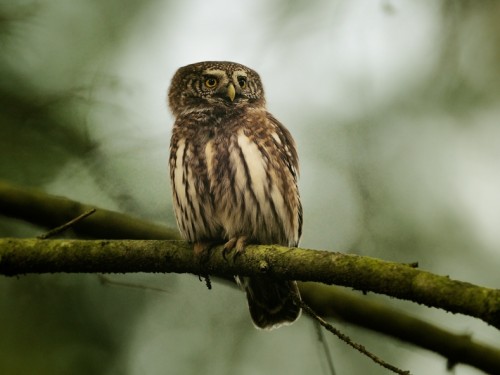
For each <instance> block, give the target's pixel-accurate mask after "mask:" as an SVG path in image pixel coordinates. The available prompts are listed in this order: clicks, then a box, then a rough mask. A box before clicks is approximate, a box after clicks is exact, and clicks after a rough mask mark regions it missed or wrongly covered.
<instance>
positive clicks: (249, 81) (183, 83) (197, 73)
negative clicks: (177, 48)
mask: <svg viewBox="0 0 500 375" xmlns="http://www.w3.org/2000/svg"><path fill="white" fill-rule="evenodd" d="M168 103H169V106H170V109H171V110H172V112H173V114H174V115H175V116H177V115H179V114H181V113H182V112H184V111H186V110H192V109H193V108H196V107H207V105H209V106H220V107H231V106H233V107H238V106H242V105H248V104H250V105H255V106H261V107H262V106H265V99H264V89H263V87H262V82H261V80H260V77H259V75H258V74H257V72H256V71H254V70H253V69H250V68H248V67H246V66H244V65H241V64H238V63H234V62H230V61H203V62H199V63H194V64H190V65H186V66H183V67H182V68H179V69H178V70H177V72H176V73H175V75H174V77H173V78H172V83H171V85H170V88H169V92H168Z"/></svg>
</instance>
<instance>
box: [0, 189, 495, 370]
mask: <svg viewBox="0 0 500 375" xmlns="http://www.w3.org/2000/svg"><path fill="white" fill-rule="evenodd" d="M89 208H91V206H88V205H84V204H81V203H79V202H75V201H71V200H69V199H66V198H61V197H55V196H52V195H49V194H46V193H43V192H40V191H37V190H32V189H26V188H21V187H16V186H13V185H10V184H8V183H4V182H1V181H0V214H4V215H7V216H12V217H16V218H19V219H23V220H26V221H29V222H31V223H35V224H39V225H41V226H43V227H46V228H52V227H54V226H57V225H60V224H63V223H64V222H66V221H69V220H71V219H73V218H74V217H76V216H78V215H80V214H81V213H83V212H85V211H87V210H88V209H89ZM73 232H74V233H76V234H77V235H79V236H84V237H98V238H142V239H176V238H178V234H177V232H176V231H175V230H171V229H168V228H165V227H162V226H158V225H155V224H151V223H148V222H145V221H142V220H140V219H137V218H133V217H130V216H128V215H124V214H120V213H116V212H112V211H107V210H103V209H98V210H97V212H96V213H95V214H94V215H92V216H91V217H89V218H87V219H85V221H84V222H80V223H78V224H77V225H76V226H75V227H74V228H73ZM108 232H109V233H108ZM107 233H108V235H107ZM0 241H1V242H0V270H1V272H2V273H4V274H14V273H24V272H34V269H35V268H38V269H39V270H42V269H45V271H43V272H59V271H60V272H98V271H99V270H100V271H99V272H104V271H105V269H104V268H106V267H108V266H109V268H107V269H108V270H109V271H110V272H138V271H146V270H151V271H153V272H166V271H171V272H191V273H195V274H199V273H207V267H208V270H210V271H211V272H212V273H217V274H220V275H226V276H230V275H232V274H233V273H240V274H241V273H243V272H245V270H246V271H248V272H249V274H251V273H252V272H269V273H271V274H273V275H275V276H276V277H285V278H287V277H290V278H295V279H299V280H305V279H314V280H320V279H322V278H323V277H324V280H323V281H325V282H329V283H335V284H339V285H346V286H351V287H354V288H358V289H360V290H363V291H376V292H379V293H385V294H388V295H393V296H396V297H398V298H405V299H411V300H414V301H416V302H420V303H425V304H427V305H432V306H436V307H441V308H444V309H446V310H448V311H452V312H462V313H465V314H469V315H472V316H476V317H479V318H481V319H483V320H485V321H488V322H489V323H490V324H492V325H495V326H497V327H498V320H499V319H498V311H499V310H498V305H499V304H500V302H499V295H498V293H499V292H498V291H495V290H491V289H487V288H481V287H478V286H474V285H471V284H467V283H462V282H458V281H452V280H449V279H448V278H447V277H441V276H436V275H432V274H429V273H427V272H423V271H419V270H415V269H412V268H411V267H408V266H405V265H401V264H397V263H390V262H383V261H378V260H376V259H372V258H365V257H356V256H352V255H345V254H336V253H328V252H315V251H313V250H311V252H313V253H314V254H315V255H314V256H313V258H314V259H312V258H311V259H309V260H308V267H307V269H308V270H309V271H306V270H304V271H303V272H302V271H301V269H302V267H303V263H302V261H300V260H299V261H296V262H295V263H293V262H292V263H290V262H288V261H287V260H286V259H288V258H289V257H291V258H294V257H295V256H296V255H297V254H302V252H303V251H306V250H303V249H287V248H281V247H267V246H264V247H262V246H261V247H253V246H251V247H249V249H248V251H247V252H246V253H245V254H243V255H242V257H240V258H239V259H237V260H236V262H231V261H229V262H226V261H225V260H222V259H221V258H220V256H219V254H220V252H218V251H217V250H215V251H214V256H212V257H211V258H210V260H209V262H208V263H207V264H206V265H205V266H203V267H202V266H201V265H200V264H199V262H197V261H196V260H195V259H194V258H193V257H192V249H191V247H190V246H189V245H188V244H186V243H184V242H182V241H125V242H123V243H122V242H121V241H119V242H115V241H97V242H94V241H89V242H88V241H75V242H73V241H70V242H68V241H61V240H57V241H52V240H44V241H37V240H15V239H3V240H0ZM18 241H21V242H18ZM23 241H28V242H26V243H25V242H23ZM42 242H44V243H43V244H42ZM28 243H29V244H30V245H29V246H27V247H26V246H25V245H26V244H28ZM12 246H14V247H15V248H16V249H17V250H16V251H14V252H13V248H12ZM40 246H43V248H44V249H45V250H43V251H41V250H42V248H40ZM53 246H55V247H56V248H58V250H57V251H55V252H54V250H53ZM275 251H277V252H276V253H275ZM297 252H298V253H297ZM27 253H30V254H32V257H31V258H30V259H28V258H29V257H28V258H27V257H26V255H27ZM23 254H24V255H23ZM169 254H170V255H169ZM278 254H282V255H279V256H278ZM65 257H69V258H70V260H69V259H65ZM282 257H285V258H283V259H284V261H283V263H282V264H281V265H278V264H276V263H275V260H276V259H277V260H278V261H279V259H281V258H282ZM306 258H307V257H306ZM300 259H302V255H301V257H300ZM357 259H360V260H357ZM103 260H104V261H105V262H107V263H109V264H108V266H107V265H106V264H103ZM177 260H179V264H177V266H173V265H172V263H174V262H177ZM318 263H319V264H321V263H323V267H321V269H320V271H321V272H320V271H314V270H312V268H311V267H315V264H318ZM329 264H330V265H329ZM165 266H167V268H165ZM372 267H373V269H372V270H370V269H371V268H372ZM266 268H267V269H266ZM295 268H297V269H296V270H295ZM295 271H299V274H301V275H302V276H303V277H302V276H300V275H299V274H295ZM339 271H342V273H341V274H340V275H336V273H337V272H339ZM358 271H362V274H363V277H362V278H360V275H359V274H358ZM407 272H409V274H408V273H407ZM330 273H331V274H330ZM293 275H295V276H297V277H293ZM328 275H330V276H328ZM352 275H356V276H355V277H353V276H352ZM310 276H312V277H310ZM380 276H382V278H381V279H379V277H380ZM406 276H410V280H406V281H405V280H404V278H405V277H406ZM399 282H402V285H398V283H399ZM392 284H395V285H396V287H394V286H393V285H392ZM300 288H301V294H302V296H303V298H304V300H305V301H306V302H307V303H308V304H309V305H310V306H311V307H312V308H313V309H314V310H315V311H316V312H318V313H319V314H321V315H323V316H331V317H335V318H338V319H342V320H344V321H346V322H350V323H353V324H357V325H360V326H363V327H365V328H368V329H372V330H374V331H377V332H381V333H384V334H387V335H390V336H393V337H396V338H398V339H401V340H404V341H407V342H410V343H413V344H415V345H418V346H421V347H423V348H426V349H429V350H432V351H435V352H437V353H439V354H441V355H443V356H444V357H445V358H447V359H448V363H449V364H451V365H453V364H455V363H465V364H469V365H472V366H475V367H477V368H479V369H482V370H483V371H487V372H490V373H500V350H498V349H494V348H491V347H489V346H486V345H482V344H479V343H477V342H474V341H473V340H472V339H471V338H470V337H469V336H465V335H456V334H453V333H450V332H447V331H445V330H443V329H440V328H439V327H436V326H434V325H432V324H429V323H427V322H424V321H422V320H421V319H418V318H416V317H412V316H409V315H408V314H406V313H404V312H402V311H399V310H397V309H394V308H392V307H390V306H388V305H387V304H383V303H380V302H377V301H373V300H372V299H367V298H364V297H363V296H359V295H356V294H355V293H353V292H349V291H344V290H342V289H341V288H338V287H335V286H327V285H323V284H318V283H314V282H303V283H300ZM449 291H453V293H452V295H451V296H447V295H446V293H447V292H449ZM483 293H484V295H482V296H481V294H483ZM452 296H453V297H452ZM443 297H444V298H443ZM460 301H462V302H460ZM467 311H471V313H468V312H467Z"/></svg>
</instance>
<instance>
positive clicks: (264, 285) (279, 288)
mask: <svg viewBox="0 0 500 375" xmlns="http://www.w3.org/2000/svg"><path fill="white" fill-rule="evenodd" d="M241 279H242V280H241V284H242V286H243V287H244V288H245V291H246V293H247V300H248V307H249V309H250V315H251V316H252V320H253V322H254V324H255V325H256V326H257V328H262V329H273V328H277V327H279V326H281V325H283V324H291V323H293V322H295V321H296V320H297V319H298V318H299V316H300V312H301V309H300V307H298V306H296V305H295V303H294V302H293V296H294V294H296V295H297V296H298V297H299V298H300V294H299V289H298V287H297V283H296V282H295V281H277V280H273V279H271V278H269V277H265V276H258V277H244V278H241Z"/></svg>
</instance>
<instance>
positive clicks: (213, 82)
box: [205, 77, 217, 89]
mask: <svg viewBox="0 0 500 375" xmlns="http://www.w3.org/2000/svg"><path fill="white" fill-rule="evenodd" d="M205 86H206V87H207V88H209V89H213V88H214V87H215V86H217V79H216V78H213V77H210V78H207V79H206V80H205Z"/></svg>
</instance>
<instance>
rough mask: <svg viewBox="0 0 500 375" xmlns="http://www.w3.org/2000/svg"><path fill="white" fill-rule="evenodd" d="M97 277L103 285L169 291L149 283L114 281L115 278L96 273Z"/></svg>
mask: <svg viewBox="0 0 500 375" xmlns="http://www.w3.org/2000/svg"><path fill="white" fill-rule="evenodd" d="M97 277H98V278H99V281H100V282H101V284H103V285H105V284H109V285H117V286H123V287H127V288H135V289H142V290H152V291H153V292H161V293H169V291H168V290H167V289H163V288H156V287H154V286H149V285H140V284H134V283H127V282H123V281H115V280H111V279H110V278H109V277H106V276H104V275H97Z"/></svg>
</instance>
